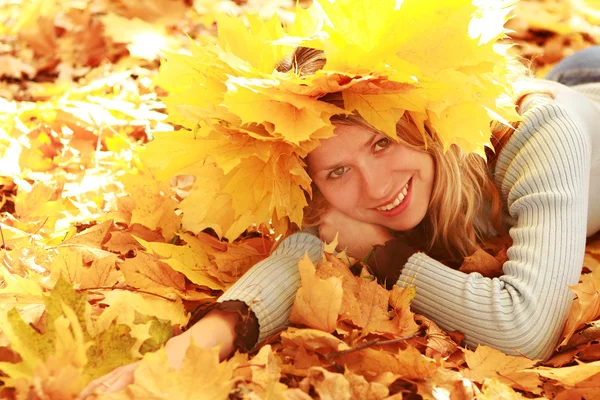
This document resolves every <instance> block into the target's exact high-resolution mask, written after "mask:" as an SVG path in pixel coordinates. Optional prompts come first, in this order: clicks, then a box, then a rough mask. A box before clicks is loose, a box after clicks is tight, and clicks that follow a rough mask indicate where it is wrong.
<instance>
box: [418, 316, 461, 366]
mask: <svg viewBox="0 0 600 400" xmlns="http://www.w3.org/2000/svg"><path fill="white" fill-rule="evenodd" d="M415 318H416V319H417V321H419V323H420V325H416V323H415V325H416V326H417V329H421V328H420V327H425V328H426V331H427V337H426V340H427V343H426V350H425V355H426V356H427V357H431V358H436V357H448V356H449V355H450V354H452V353H454V352H455V351H456V350H457V349H458V345H457V344H456V342H454V340H452V338H451V337H450V336H449V335H448V334H447V333H446V332H444V331H443V330H442V329H440V327H439V326H437V324H436V323H435V322H433V321H432V320H430V319H429V318H426V317H424V316H422V315H417V316H415Z"/></svg>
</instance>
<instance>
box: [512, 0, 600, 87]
mask: <svg viewBox="0 0 600 400" xmlns="http://www.w3.org/2000/svg"><path fill="white" fill-rule="evenodd" d="M506 27H507V28H509V29H511V30H513V31H514V32H513V33H511V34H510V42H512V43H515V44H516V48H517V50H518V52H519V54H520V55H521V56H522V57H524V59H526V60H528V61H529V62H530V66H531V67H532V68H533V69H534V70H535V71H536V75H537V76H539V77H544V76H545V75H546V74H547V73H548V71H550V69H551V68H552V67H553V66H554V65H555V64H556V63H557V62H559V61H560V60H562V59H563V58H564V57H566V56H569V55H571V54H573V53H574V52H576V51H577V50H581V49H584V48H586V47H589V46H592V45H595V44H600V2H599V1H598V0H566V1H565V0H520V1H519V3H518V4H517V6H516V9H515V11H514V18H513V19H511V20H510V21H509V22H508V23H507V25H506Z"/></svg>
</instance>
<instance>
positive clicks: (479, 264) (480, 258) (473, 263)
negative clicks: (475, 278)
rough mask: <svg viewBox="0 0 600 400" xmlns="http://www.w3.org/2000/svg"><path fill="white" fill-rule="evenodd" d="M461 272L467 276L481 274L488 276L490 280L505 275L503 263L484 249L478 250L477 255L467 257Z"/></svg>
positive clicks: (460, 269)
mask: <svg viewBox="0 0 600 400" xmlns="http://www.w3.org/2000/svg"><path fill="white" fill-rule="evenodd" d="M459 271H462V272H464V273H466V274H469V273H471V272H479V273H480V274H481V275H483V276H487V277H488V278H494V277H498V276H502V275H503V271H502V263H501V262H500V261H498V260H496V258H494V256H492V255H491V254H489V253H487V252H486V251H485V250H483V249H482V248H478V249H477V250H476V251H475V253H473V254H472V255H470V256H469V257H465V260H464V261H463V264H462V265H461V267H460V268H459Z"/></svg>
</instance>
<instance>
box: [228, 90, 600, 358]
mask: <svg viewBox="0 0 600 400" xmlns="http://www.w3.org/2000/svg"><path fill="white" fill-rule="evenodd" d="M577 90H579V91H580V92H581V93H585V94H586V96H588V98H590V99H594V96H597V98H598V99H600V84H588V85H582V86H581V87H578V88H577ZM557 91H558V92H559V94H558V95H557V96H556V99H554V100H553V99H550V98H546V97H537V96H536V97H535V98H534V100H533V101H531V102H529V103H528V104H527V107H528V110H527V111H526V112H525V113H524V114H523V119H524V120H523V122H522V123H521V125H520V127H519V129H518V130H517V131H516V132H515V133H514V134H513V135H512V137H511V138H510V139H509V141H508V143H507V145H506V146H505V148H504V150H503V151H502V152H501V154H500V155H499V157H498V161H497V164H496V169H495V171H494V180H495V183H496V185H497V186H498V188H499V189H500V192H501V195H502V198H503V200H504V201H505V204H506V206H507V210H508V215H507V216H506V217H507V218H506V219H507V221H510V225H511V228H510V231H509V232H510V235H511V237H512V239H513V245H512V246H511V248H510V249H509V250H508V261H507V262H506V263H505V264H504V266H503V269H504V275H503V276H501V277H499V278H494V279H489V278H485V277H483V276H481V275H480V274H478V273H472V274H465V273H462V272H459V271H456V270H452V269H450V268H448V267H446V266H445V265H443V264H441V263H439V262H438V261H436V260H434V259H432V258H430V257H428V256H427V255H425V254H423V253H417V254H415V255H413V256H412V257H411V258H410V259H409V261H408V263H407V264H406V265H405V267H404V269H403V271H402V274H401V276H400V278H399V280H398V285H400V286H406V285H409V284H410V285H414V286H416V288H417V295H416V297H415V299H414V300H413V302H412V309H413V310H414V311H415V312H418V313H420V314H423V315H426V316H428V317H429V318H431V319H433V320H434V321H435V322H436V323H438V324H439V325H440V326H441V327H442V328H444V329H446V330H459V331H461V332H463V333H464V334H465V336H466V343H467V345H468V346H469V347H474V346H476V345H477V344H484V345H488V346H493V347H496V348H498V349H500V350H502V351H504V352H505V353H507V354H524V355H525V356H527V357H530V358H535V359H546V358H547V357H548V356H549V355H550V354H551V352H552V349H553V348H554V346H555V345H556V344H557V341H558V339H559V337H560V334H561V332H562V329H563V326H564V323H565V320H566V317H567V315H568V311H569V308H570V305H571V303H572V299H573V295H572V292H571V291H570V290H569V288H568V287H567V285H574V284H576V283H577V281H578V278H579V274H580V272H581V267H582V263H583V255H584V251H585V240H586V233H588V234H591V233H593V232H595V231H597V230H598V226H599V225H600V208H599V207H600V189H599V188H598V187H599V186H600V182H598V180H600V178H595V177H597V176H599V175H597V174H596V172H597V171H598V172H600V157H599V156H598V153H600V152H599V151H598V150H600V149H599V146H598V143H600V139H599V137H600V132H598V131H600V128H596V127H595V126H596V125H597V124H600V108H596V105H594V104H593V103H592V102H591V101H589V100H588V98H586V97H584V96H582V95H581V94H580V93H578V92H576V91H573V90H571V89H567V88H564V89H563V88H559V89H557ZM599 126H600V125H599ZM590 173H591V175H590ZM590 182H591V186H592V190H591V191H590V190H589V187H590ZM588 210H589V211H590V213H589V215H590V221H588ZM588 222H589V224H588ZM322 250H323V244H322V242H321V241H320V240H319V239H318V238H317V237H315V236H313V235H310V234H307V233H298V234H295V235H292V236H290V237H288V238H286V239H285V240H284V241H283V242H282V243H281V245H280V246H279V248H278V249H277V250H276V251H275V252H274V253H273V254H272V255H271V256H270V257H269V258H268V259H266V260H264V261H262V262H260V263H258V264H257V265H256V266H254V267H253V268H252V269H251V270H250V271H248V272H247V273H246V275H244V276H243V277H242V278H241V279H240V280H239V281H238V282H236V283H235V284H234V285H233V287H232V288H231V289H229V290H228V291H227V292H226V293H225V294H224V295H223V296H221V298H219V300H218V301H227V300H241V301H244V302H246V303H247V304H248V305H249V306H250V307H251V308H252V310H253V311H254V313H255V314H256V316H257V319H258V321H259V325H260V336H259V340H258V343H259V344H260V343H261V342H262V341H264V340H265V339H266V338H268V337H269V336H271V335H273V334H275V333H277V332H278V331H280V330H282V329H284V328H285V327H286V326H287V324H288V319H289V314H290V310H291V307H292V304H293V302H294V298H295V293H296V291H297V288H298V286H299V284H300V278H299V273H298V266H297V263H298V260H299V259H300V258H301V257H303V256H304V254H305V253H306V252H308V255H309V257H310V258H311V260H312V261H313V262H317V261H318V260H319V259H320V257H321V254H322Z"/></svg>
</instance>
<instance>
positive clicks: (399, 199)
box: [377, 181, 410, 211]
mask: <svg viewBox="0 0 600 400" xmlns="http://www.w3.org/2000/svg"><path fill="white" fill-rule="evenodd" d="M409 183H410V181H408V183H407V184H406V186H404V189H402V191H401V192H400V194H398V197H396V199H395V200H394V201H393V202H391V203H390V204H387V205H385V206H381V207H377V209H378V210H379V211H389V210H391V209H392V208H396V207H398V205H399V204H400V203H402V200H404V197H405V196H406V194H407V193H408V185H409Z"/></svg>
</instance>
